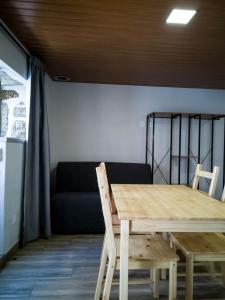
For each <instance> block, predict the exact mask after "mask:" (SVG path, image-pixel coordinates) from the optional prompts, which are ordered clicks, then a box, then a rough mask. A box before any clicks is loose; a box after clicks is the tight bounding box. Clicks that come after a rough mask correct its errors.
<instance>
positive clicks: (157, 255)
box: [116, 235, 179, 261]
mask: <svg viewBox="0 0 225 300" xmlns="http://www.w3.org/2000/svg"><path fill="white" fill-rule="evenodd" d="M116 251H117V258H119V257H120V237H116ZM129 259H138V260H146V261H152V260H154V261H178V260H179V257H178V256H177V254H176V253H175V251H174V249H172V248H170V245H169V244H168V242H167V241H165V240H164V239H163V238H162V236H160V235H130V237H129Z"/></svg>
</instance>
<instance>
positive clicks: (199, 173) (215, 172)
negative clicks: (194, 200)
mask: <svg viewBox="0 0 225 300" xmlns="http://www.w3.org/2000/svg"><path fill="white" fill-rule="evenodd" d="M219 172H220V168H219V167H214V168H213V172H206V171H202V165H201V164H197V166H196V171H195V176H194V180H193V185H192V188H193V189H194V190H197V189H198V186H199V181H200V178H207V179H210V180H211V183H210V186H209V192H208V195H209V196H210V197H213V196H214V194H215V191H216V185H217V181H218V177H219Z"/></svg>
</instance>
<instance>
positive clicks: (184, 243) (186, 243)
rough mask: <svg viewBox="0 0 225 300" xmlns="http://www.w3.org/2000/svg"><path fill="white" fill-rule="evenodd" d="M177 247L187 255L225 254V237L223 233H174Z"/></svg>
mask: <svg viewBox="0 0 225 300" xmlns="http://www.w3.org/2000/svg"><path fill="white" fill-rule="evenodd" d="M172 237H173V241H174V243H175V245H177V246H178V247H180V249H181V250H183V251H184V252H185V254H187V255H190V254H225V236H224V235H223V234H222V233H196V232H194V233H189V232H187V233H186V232H185V233H184V232H182V233H173V234H172Z"/></svg>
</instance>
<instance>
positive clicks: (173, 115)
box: [145, 112, 225, 185]
mask: <svg viewBox="0 0 225 300" xmlns="http://www.w3.org/2000/svg"><path fill="white" fill-rule="evenodd" d="M160 118H166V119H169V122H168V125H169V126H170V138H169V140H170V145H169V148H168V150H167V151H166V152H165V154H164V155H163V157H162V159H161V161H160V162H157V161H156V160H155V127H156V119H160ZM184 118H187V119H188V122H187V123H188V128H187V130H188V143H187V153H188V155H187V156H184V155H181V145H182V134H181V130H182V121H183V119H184ZM174 119H178V128H179V129H178V149H177V151H176V152H177V155H173V150H174V149H173V139H174V133H173V124H174ZM221 119H223V120H224V121H223V133H224V135H223V137H222V139H223V141H224V142H223V149H222V151H223V184H225V115H219V114H201V113H178V112H152V113H150V114H148V115H147V118H146V148H145V149H146V152H145V162H146V163H148V162H150V161H151V165H152V174H153V176H152V177H153V182H154V174H155V172H156V171H157V170H159V172H160V174H161V176H162V177H163V179H164V180H165V182H166V183H169V184H171V183H172V169H173V159H175V158H176V159H178V174H177V183H178V184H180V183H181V159H187V169H186V172H187V181H186V184H187V185H189V184H190V162H191V159H194V160H195V161H196V163H203V162H204V161H205V160H206V159H207V157H208V156H209V155H210V168H211V171H212V170H213V159H214V131H215V121H217V120H221ZM193 120H198V150H197V155H194V154H193V153H192V151H191V147H190V145H191V124H192V121H193ZM202 120H207V121H209V122H211V132H210V135H211V136H210V149H209V151H208V152H207V154H206V155H205V157H204V158H203V159H202V160H201V139H202V136H201V125H202ZM150 125H152V130H150ZM150 141H151V143H150ZM167 155H169V180H167V179H166V176H165V175H164V174H163V172H162V170H161V168H160V165H161V164H162V162H163V160H164V159H165V157H166V156H167Z"/></svg>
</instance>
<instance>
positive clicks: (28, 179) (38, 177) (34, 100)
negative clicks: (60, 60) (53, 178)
mask: <svg viewBox="0 0 225 300" xmlns="http://www.w3.org/2000/svg"><path fill="white" fill-rule="evenodd" d="M30 79H31V98H30V118H29V136H28V142H27V151H26V163H25V185H24V208H23V221H22V223H23V230H22V231H23V236H22V240H23V243H24V242H28V241H31V240H35V239H37V238H39V237H42V238H49V237H50V235H51V225H50V224H51V222H50V154H49V153H50V151H49V130H48V116H47V105H46V97H45V70H44V67H43V65H42V63H41V61H40V60H39V59H37V58H35V57H31V58H30Z"/></svg>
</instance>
